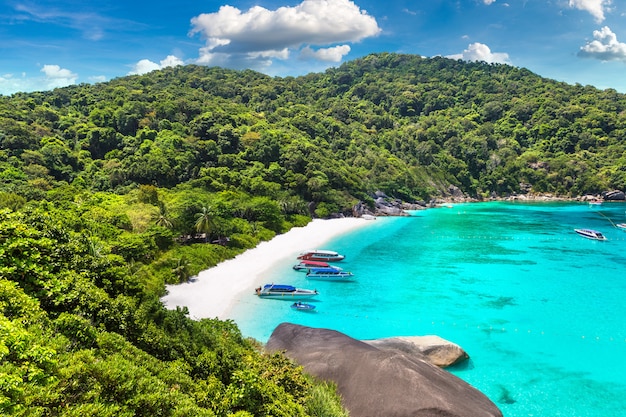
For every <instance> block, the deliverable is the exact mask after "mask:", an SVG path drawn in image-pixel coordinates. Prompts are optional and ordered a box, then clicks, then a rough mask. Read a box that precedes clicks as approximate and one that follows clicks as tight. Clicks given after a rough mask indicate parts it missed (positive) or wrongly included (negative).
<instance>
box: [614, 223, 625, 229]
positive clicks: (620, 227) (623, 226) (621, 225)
mask: <svg viewBox="0 0 626 417" xmlns="http://www.w3.org/2000/svg"><path fill="white" fill-rule="evenodd" d="M615 227H617V228H618V229H622V230H624V231H626V223H617V224H616V225H615Z"/></svg>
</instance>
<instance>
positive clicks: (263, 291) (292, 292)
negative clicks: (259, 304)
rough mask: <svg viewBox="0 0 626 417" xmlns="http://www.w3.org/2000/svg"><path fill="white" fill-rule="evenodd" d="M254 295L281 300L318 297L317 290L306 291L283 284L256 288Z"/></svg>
mask: <svg viewBox="0 0 626 417" xmlns="http://www.w3.org/2000/svg"><path fill="white" fill-rule="evenodd" d="M255 293H256V295H258V296H259V297H261V298H273V299H281V300H308V299H310V298H314V297H317V296H318V295H319V293H318V292H317V290H307V289H305V288H296V287H294V286H292V285H284V284H265V285H264V286H263V287H258V288H256V289H255Z"/></svg>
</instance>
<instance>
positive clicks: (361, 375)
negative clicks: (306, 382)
mask: <svg viewBox="0 0 626 417" xmlns="http://www.w3.org/2000/svg"><path fill="white" fill-rule="evenodd" d="M266 350H267V351H268V352H278V351H282V352H284V353H285V355H286V356H287V357H289V358H291V359H292V360H294V361H295V362H296V363H298V364H300V365H302V366H303V367H304V369H305V371H306V372H308V373H309V374H311V375H313V376H316V377H318V378H320V379H322V380H330V381H333V382H335V383H336V384H337V388H338V391H339V393H340V394H341V396H342V398H343V405H344V406H345V407H346V408H347V409H348V411H349V412H350V416H351V417H383V416H384V417H491V416H499V417H501V416H502V413H501V412H500V410H499V409H498V407H496V405H495V404H494V403H492V402H491V401H490V400H489V399H488V398H487V397H486V396H485V395H484V394H482V393H481V392H479V391H478V390H476V389H475V388H473V387H472V386H470V385H469V384H467V383H466V382H465V381H463V380H461V379H459V378H457V377H456V376H454V375H452V374H450V373H448V372H447V371H444V370H443V369H441V368H439V367H437V366H435V365H433V364H431V363H429V362H428V361H427V360H423V359H418V358H417V356H416V355H411V356H409V355H407V354H405V353H402V352H398V351H395V350H381V349H378V348H376V347H374V346H372V345H369V344H367V343H365V342H362V341H359V340H356V339H353V338H351V337H349V336H346V335H345V334H342V333H339V332H337V331H334V330H328V329H317V328H311V327H304V326H300V325H296V324H291V323H282V324H280V325H279V326H278V327H276V329H275V330H274V332H273V333H272V335H271V336H270V338H269V340H268V342H267V344H266Z"/></svg>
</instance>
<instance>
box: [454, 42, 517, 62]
mask: <svg viewBox="0 0 626 417" xmlns="http://www.w3.org/2000/svg"><path fill="white" fill-rule="evenodd" d="M447 58H452V59H462V60H464V61H484V62H488V63H499V64H509V63H510V61H509V54H507V53H505V52H491V49H489V47H488V46H487V45H485V44H483V43H478V42H475V43H471V44H470V45H469V46H468V47H467V49H466V50H464V51H463V53H461V54H455V55H448V56H447Z"/></svg>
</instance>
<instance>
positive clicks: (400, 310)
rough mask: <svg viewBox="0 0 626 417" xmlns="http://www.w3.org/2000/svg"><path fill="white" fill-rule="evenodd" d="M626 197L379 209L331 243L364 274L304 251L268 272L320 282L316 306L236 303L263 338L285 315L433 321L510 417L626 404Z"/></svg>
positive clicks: (399, 323) (613, 411)
mask: <svg viewBox="0 0 626 417" xmlns="http://www.w3.org/2000/svg"><path fill="white" fill-rule="evenodd" d="M625 210H626V205H625V204H622V203H604V204H603V205H601V206H590V205H587V204H584V203H564V202H550V203H547V202H545V203H544V202H542V203H510V202H490V203H476V204H461V205H454V206H453V207H451V208H445V207H442V208H436V209H429V210H423V211H416V212H411V214H412V215H411V216H410V217H393V218H378V219H377V220H375V221H374V222H375V224H372V225H368V227H365V228H363V229H358V230H356V231H355V232H352V233H350V234H347V235H344V236H341V237H340V238H337V239H334V240H333V241H331V242H329V243H328V245H327V246H326V247H325V248H324V249H332V250H337V251H339V252H341V253H343V254H345V255H346V259H345V260H344V261H342V262H341V263H339V264H338V265H340V266H341V267H342V268H343V269H345V270H349V271H351V272H353V273H354V274H355V281H354V282H350V283H348V282H343V283H337V282H321V281H308V280H307V279H306V277H305V274H304V273H302V272H297V271H294V270H293V269H292V268H291V267H292V265H293V264H294V263H295V262H296V261H295V260H286V261H285V262H284V263H283V264H281V265H280V266H279V267H277V268H276V269H275V270H273V271H271V272H269V273H268V276H267V282H268V283H269V282H275V283H281V284H292V285H296V286H299V287H303V288H316V289H317V290H319V292H320V296H319V300H318V301H316V302H315V304H316V306H317V308H316V311H315V312H314V313H305V312H301V311H294V310H292V309H291V308H290V307H289V306H290V303H289V302H286V301H280V300H260V299H258V297H255V296H253V295H252V292H253V291H252V289H251V292H250V296H249V297H244V298H242V299H241V300H239V301H238V302H237V304H236V307H235V308H234V310H233V312H232V314H231V316H232V317H233V318H234V320H235V321H236V323H237V324H238V326H239V328H240V329H241V331H242V333H243V334H244V335H245V336H250V337H254V338H256V339H258V340H260V341H262V342H265V341H267V339H268V338H269V336H270V335H271V332H272V331H273V329H274V328H275V327H276V326H277V325H278V324H280V323H282V322H292V323H298V324H302V325H305V326H312V327H322V328H329V329H333V330H337V331H340V332H343V333H345V334H347V335H349V336H351V337H354V338H357V339H375V338H382V337H392V336H411V335H427V334H436V335H439V336H441V337H443V338H445V339H447V340H450V341H452V342H454V343H457V344H459V345H460V346H462V347H463V348H464V349H465V350H466V351H467V352H468V353H469V355H470V357H471V359H470V360H469V361H468V362H467V363H465V364H464V365H463V366H460V367H458V368H455V369H449V371H450V372H451V373H453V374H455V375H457V376H458V377H460V378H462V379H464V380H465V381H467V382H468V383H470V384H471V385H473V386H474V387H476V388H477V389H479V390H480V391H482V392H483V393H485V394H486V395H487V396H488V397H489V398H490V399H491V400H492V401H493V402H494V403H496V405H497V406H498V407H499V408H500V409H501V410H502V412H503V414H504V415H505V416H507V417H522V416H524V417H527V416H542V417H543V416H568V417H576V416H580V417H582V416H584V417H596V416H598V417H600V416H602V417H612V416H625V415H626V359H625V358H626V320H625V318H626V302H625V300H624V299H625V296H626V274H624V272H625V270H626V232H624V231H622V230H620V229H617V228H616V227H614V223H620V222H626V213H625ZM575 228H593V229H598V230H600V231H602V232H603V233H604V234H605V235H606V236H607V238H608V241H605V242H599V241H593V240H589V239H585V238H583V237H580V236H578V235H577V234H576V233H575V232H574V229H575ZM306 249H310V248H309V247H308V245H307V243H306V242H302V250H306Z"/></svg>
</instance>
